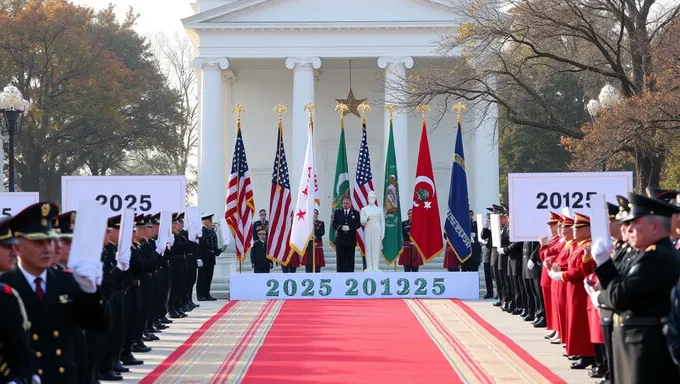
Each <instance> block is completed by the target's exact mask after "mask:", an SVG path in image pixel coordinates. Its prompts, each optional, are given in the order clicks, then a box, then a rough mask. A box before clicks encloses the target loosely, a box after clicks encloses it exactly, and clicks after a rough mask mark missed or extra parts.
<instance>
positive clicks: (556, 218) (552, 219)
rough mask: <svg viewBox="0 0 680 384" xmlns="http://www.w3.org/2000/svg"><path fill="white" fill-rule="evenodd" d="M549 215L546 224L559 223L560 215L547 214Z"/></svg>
mask: <svg viewBox="0 0 680 384" xmlns="http://www.w3.org/2000/svg"><path fill="white" fill-rule="evenodd" d="M549 213H550V219H549V220H548V221H547V222H546V224H557V223H559V222H560V215H559V214H557V213H555V212H549Z"/></svg>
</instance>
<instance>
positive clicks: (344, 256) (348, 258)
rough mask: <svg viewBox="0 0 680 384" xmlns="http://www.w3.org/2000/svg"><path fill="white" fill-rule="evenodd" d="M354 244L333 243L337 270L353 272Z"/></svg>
mask: <svg viewBox="0 0 680 384" xmlns="http://www.w3.org/2000/svg"><path fill="white" fill-rule="evenodd" d="M355 248H356V247H355V246H353V245H352V246H347V245H342V244H336V245H335V252H336V255H337V268H338V272H354V249H355Z"/></svg>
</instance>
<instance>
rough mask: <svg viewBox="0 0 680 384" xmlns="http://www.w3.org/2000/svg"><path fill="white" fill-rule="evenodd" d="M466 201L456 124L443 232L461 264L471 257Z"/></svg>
mask: <svg viewBox="0 0 680 384" xmlns="http://www.w3.org/2000/svg"><path fill="white" fill-rule="evenodd" d="M469 209H470V205H469V201H468V187H467V176H466V174H465V155H464V154H463V134H462V132H461V129H460V123H458V132H457V133H456V151H455V154H454V155H453V166H452V167H451V185H450V186H449V209H448V212H447V213H446V222H445V223H444V230H445V232H446V237H447V240H446V242H447V244H446V246H447V247H450V248H451V249H452V250H453V252H454V253H455V254H456V257H457V258H458V260H459V261H460V262H461V263H464V262H466V261H467V259H469V258H470V256H471V255H472V241H471V239H470V214H469Z"/></svg>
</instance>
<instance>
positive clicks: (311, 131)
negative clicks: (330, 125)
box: [305, 102, 316, 273]
mask: <svg viewBox="0 0 680 384" xmlns="http://www.w3.org/2000/svg"><path fill="white" fill-rule="evenodd" d="M305 111H307V112H308V113H309V134H310V135H314V120H313V119H312V111H316V105H314V104H313V103H311V102H309V103H307V105H305ZM312 137H314V136H312ZM312 145H314V143H313V142H312ZM312 148H313V147H312ZM314 166H316V164H315V165H314ZM314 172H315V175H316V169H315V170H314ZM315 175H312V176H315ZM310 193H311V192H310ZM315 229H316V223H312V273H316V238H315V236H314V235H315V233H314V232H315Z"/></svg>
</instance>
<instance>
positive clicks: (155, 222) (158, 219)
mask: <svg viewBox="0 0 680 384" xmlns="http://www.w3.org/2000/svg"><path fill="white" fill-rule="evenodd" d="M160 223H161V213H160V212H158V213H157V214H155V215H153V216H151V224H153V225H160Z"/></svg>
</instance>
